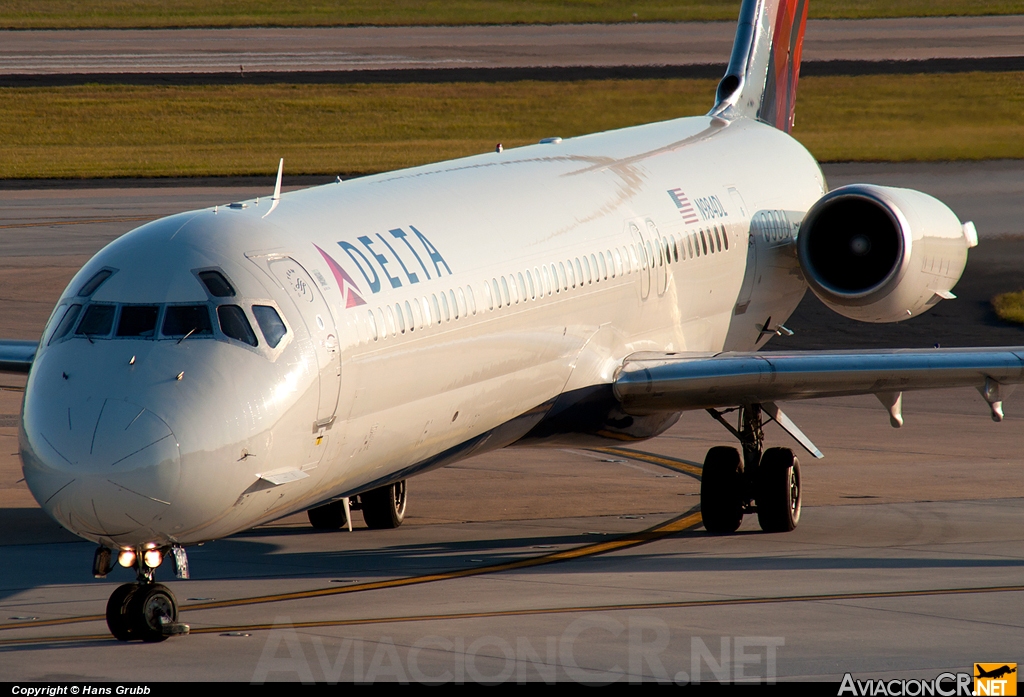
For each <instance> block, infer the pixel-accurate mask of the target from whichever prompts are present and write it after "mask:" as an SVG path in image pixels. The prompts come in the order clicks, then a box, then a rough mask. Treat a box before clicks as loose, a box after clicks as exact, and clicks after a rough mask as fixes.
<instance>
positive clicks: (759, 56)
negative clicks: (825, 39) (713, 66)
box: [710, 0, 808, 133]
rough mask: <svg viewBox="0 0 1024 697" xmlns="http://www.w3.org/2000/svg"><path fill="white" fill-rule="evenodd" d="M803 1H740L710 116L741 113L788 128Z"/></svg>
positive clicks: (800, 44) (797, 71)
mask: <svg viewBox="0 0 1024 697" xmlns="http://www.w3.org/2000/svg"><path fill="white" fill-rule="evenodd" d="M807 2H808V0H743V6H742V8H741V9H740V20H739V26H738V27H737V29H736V43H735V44H733V47H732V57H731V58H730V59H729V68H728V70H726V73H725V77H724V78H722V81H721V82H720V83H719V84H718V95H717V96H718V101H717V103H716V104H715V108H714V109H712V110H711V113H710V115H711V116H721V117H723V118H735V117H741V116H745V117H748V118H756V119H757V120H758V121H761V122H763V123H767V124H769V125H771V126H775V127H776V128H778V129H779V130H782V131H785V132H786V133H791V132H792V130H793V114H794V111H795V109H796V83H797V80H799V78H800V54H801V51H802V49H803V43H804V26H805V25H806V23H807Z"/></svg>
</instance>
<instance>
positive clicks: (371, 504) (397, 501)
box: [359, 479, 406, 530]
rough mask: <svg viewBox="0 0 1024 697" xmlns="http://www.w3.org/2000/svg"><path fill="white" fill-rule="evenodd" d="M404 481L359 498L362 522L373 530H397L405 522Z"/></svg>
mask: <svg viewBox="0 0 1024 697" xmlns="http://www.w3.org/2000/svg"><path fill="white" fill-rule="evenodd" d="M405 499H406V487H405V480H404V479H403V480H402V481H400V482H395V483H394V484H389V485H388V486H382V487H380V488H379V489H374V490H373V491H367V492H366V493H365V494H361V495H360V496H359V500H360V501H361V502H362V505H363V520H364V521H366V527H368V528H371V529H373V530H386V529H389V528H397V527H398V526H399V525H401V524H402V521H403V520H405Z"/></svg>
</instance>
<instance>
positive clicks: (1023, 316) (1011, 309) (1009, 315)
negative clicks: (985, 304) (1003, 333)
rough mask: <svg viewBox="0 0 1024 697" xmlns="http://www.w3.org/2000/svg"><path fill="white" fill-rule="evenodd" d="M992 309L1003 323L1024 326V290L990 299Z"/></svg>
mask: <svg viewBox="0 0 1024 697" xmlns="http://www.w3.org/2000/svg"><path fill="white" fill-rule="evenodd" d="M992 307H993V309H995V311H996V314H997V315H999V319H1001V320H1003V321H1004V322H1012V323H1013V324H1024V290H1018V291H1016V292H1013V293H1001V294H999V295H997V296H995V297H994V298H992Z"/></svg>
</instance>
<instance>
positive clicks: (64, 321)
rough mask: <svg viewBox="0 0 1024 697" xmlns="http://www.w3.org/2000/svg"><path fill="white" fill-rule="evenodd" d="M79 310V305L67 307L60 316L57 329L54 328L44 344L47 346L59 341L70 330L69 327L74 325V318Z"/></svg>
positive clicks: (80, 307) (80, 310) (80, 308)
mask: <svg viewBox="0 0 1024 697" xmlns="http://www.w3.org/2000/svg"><path fill="white" fill-rule="evenodd" d="M81 312H82V306H81V305H78V304H75V305H72V306H71V307H69V308H68V309H67V311H66V312H65V313H64V316H63V317H62V318H61V320H60V324H58V325H57V329H55V330H54V332H53V336H52V337H50V340H49V341H48V342H47V343H46V345H47V346H49V345H50V344H52V343H53V342H54V341H60V340H61V339H63V338H64V337H65V336H67V335H68V332H70V331H71V328H72V327H74V326H75V320H77V319H78V315H79V313H81Z"/></svg>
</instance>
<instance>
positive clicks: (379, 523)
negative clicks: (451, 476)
mask: <svg viewBox="0 0 1024 697" xmlns="http://www.w3.org/2000/svg"><path fill="white" fill-rule="evenodd" d="M406 492H407V489H406V483H405V480H404V479H403V480H402V481H400V482H395V483H394V484H388V485H387V486H382V487H380V488H377V489H373V490H371V491H366V492H363V493H362V494H360V495H359V496H355V497H353V498H351V499H348V498H346V499H341V500H339V501H332V502H331V503H328V504H324V505H323V506H318V507H316V508H311V509H309V511H307V512H306V515H308V516H309V524H310V525H312V526H313V527H314V528H316V529H318V530H340V529H341V528H344V527H348V529H349V530H351V529H352V523H351V520H352V517H351V512H352V511H362V512H363V521H364V522H365V523H366V527H368V528H370V529H371V530H383V529H388V528H397V527H398V526H399V525H401V524H402V521H403V520H405V503H406V495H407V493H406Z"/></svg>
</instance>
